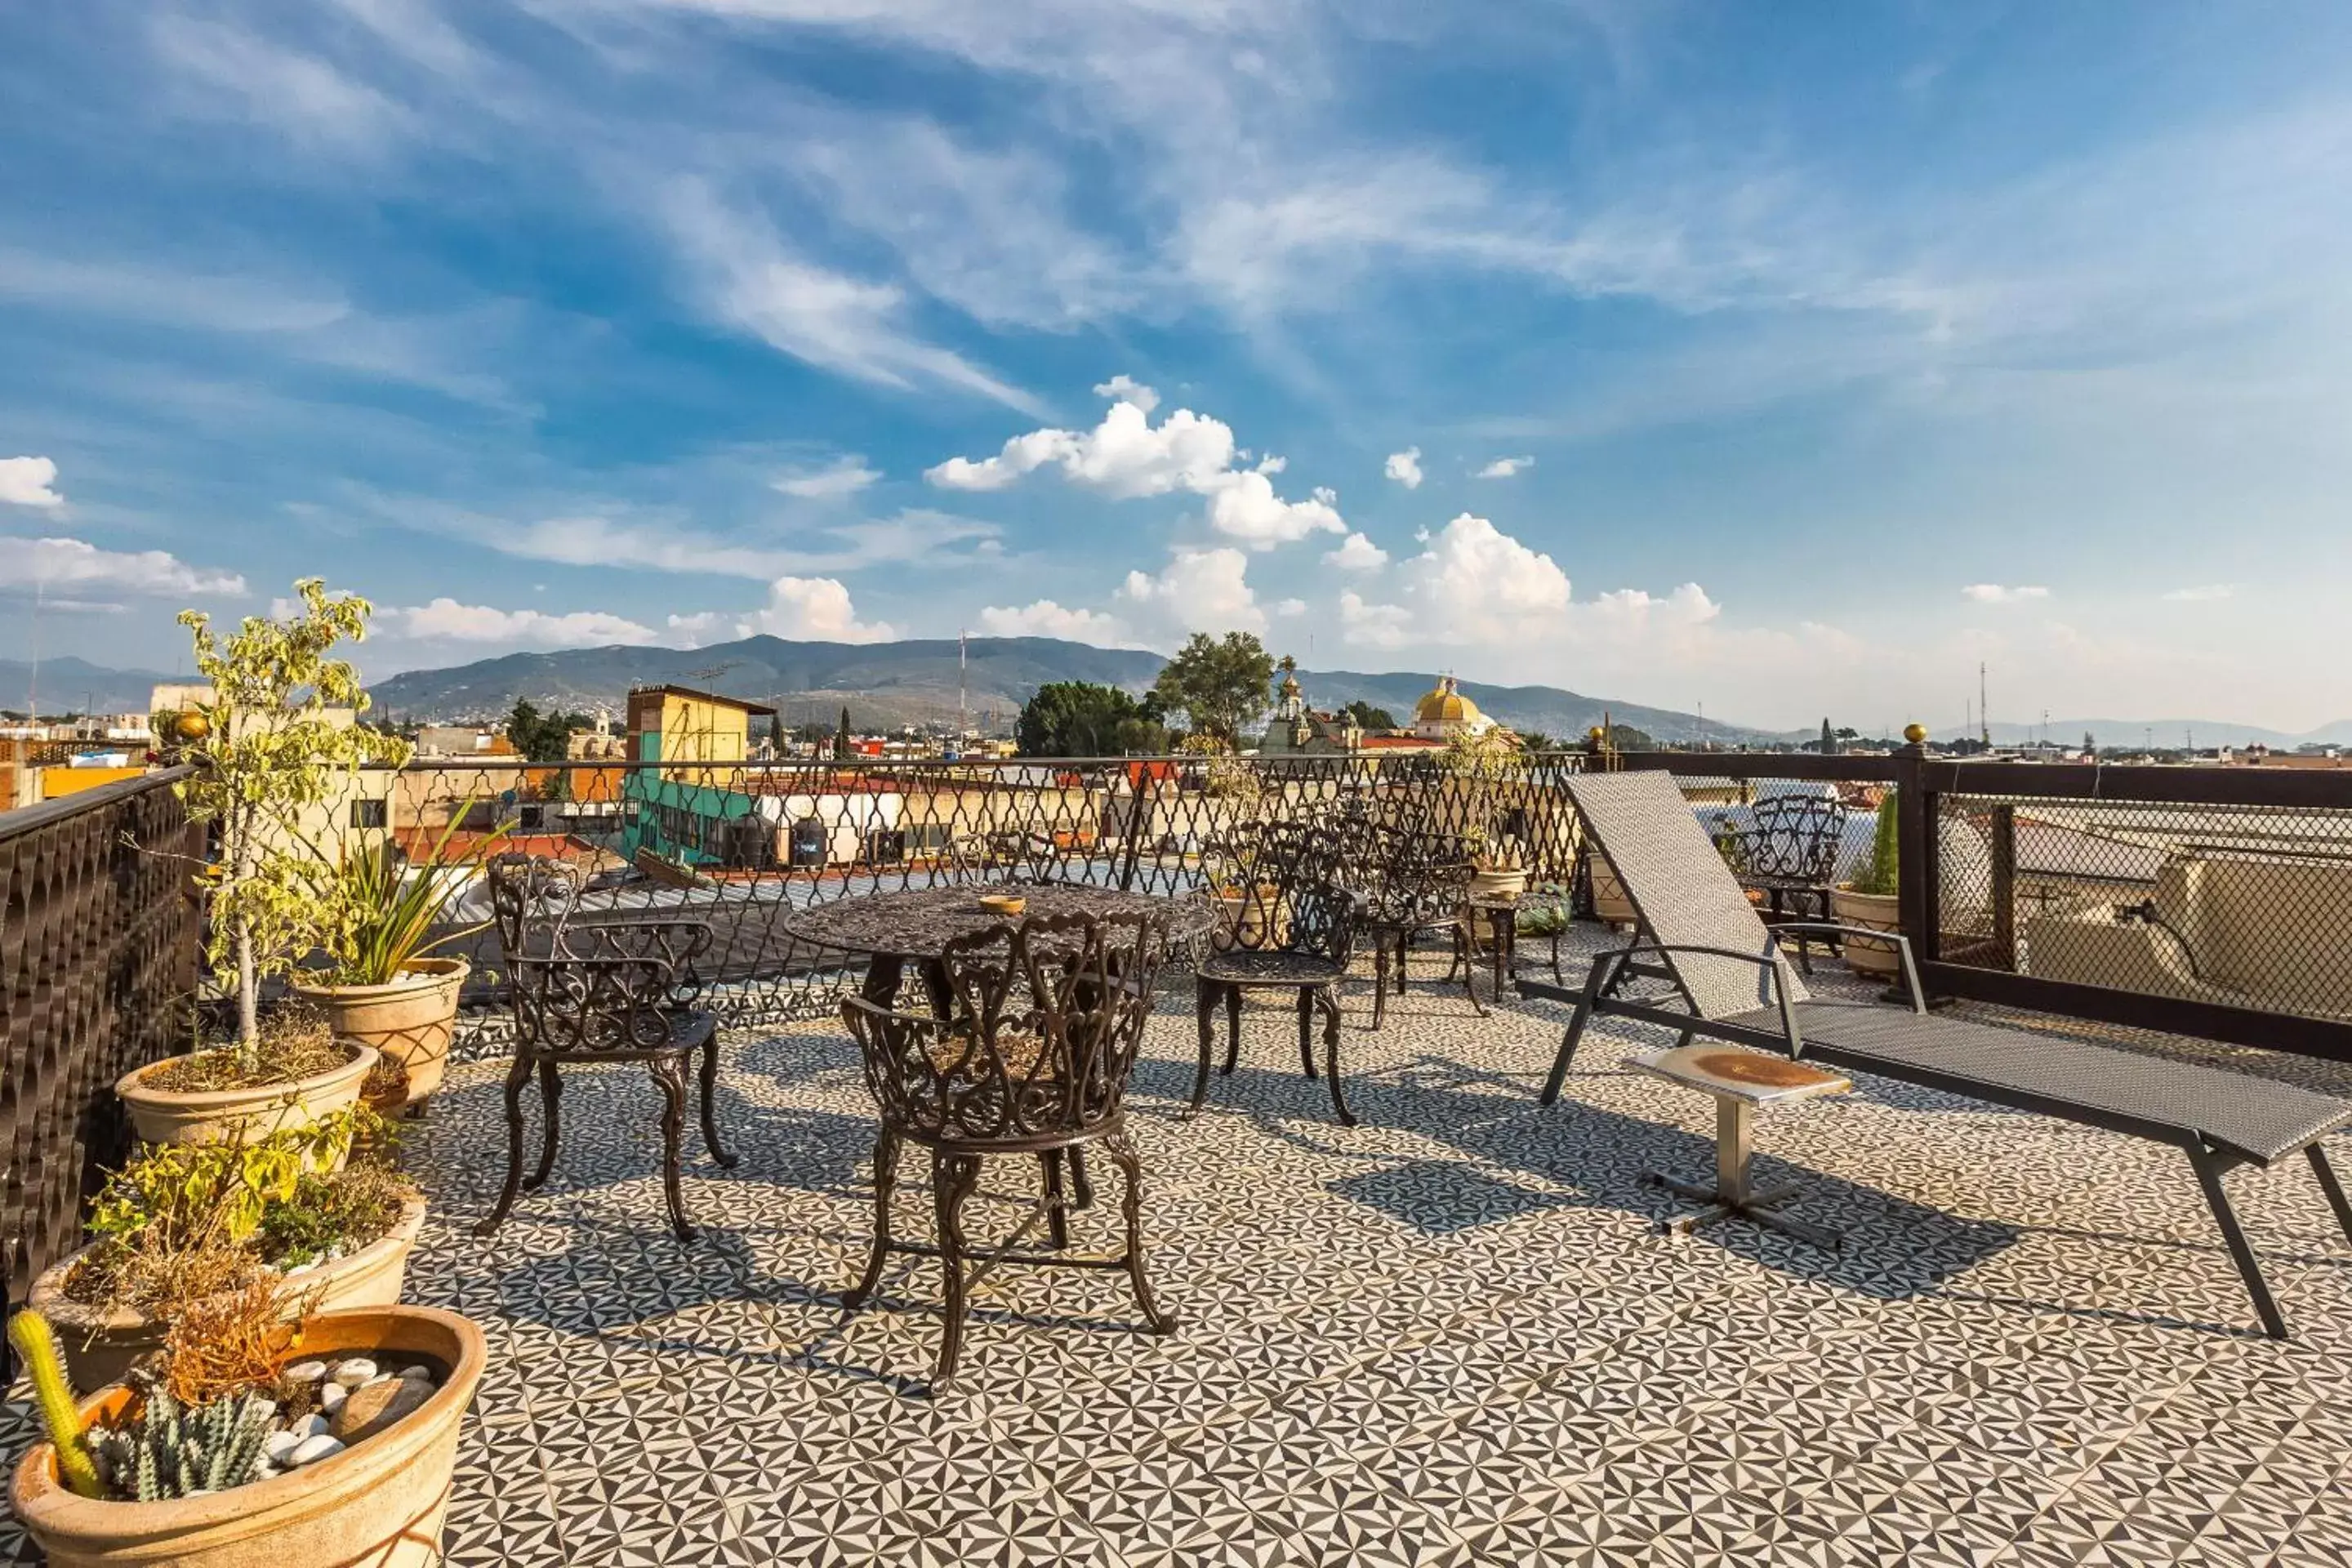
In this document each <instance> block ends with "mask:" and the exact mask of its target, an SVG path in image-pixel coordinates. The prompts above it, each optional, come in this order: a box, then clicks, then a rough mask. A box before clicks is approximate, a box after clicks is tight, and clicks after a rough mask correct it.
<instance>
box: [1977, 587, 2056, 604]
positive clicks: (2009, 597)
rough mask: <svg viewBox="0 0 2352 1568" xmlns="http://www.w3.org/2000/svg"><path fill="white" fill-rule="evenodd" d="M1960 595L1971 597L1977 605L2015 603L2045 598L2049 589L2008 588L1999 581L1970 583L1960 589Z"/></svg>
mask: <svg viewBox="0 0 2352 1568" xmlns="http://www.w3.org/2000/svg"><path fill="white" fill-rule="evenodd" d="M1960 596H1961V597H1962V598H1965V599H1973V600H1974V601H1976V603H1978V604H1979V605H2016V604H2022V603H2024V602H2025V601H2026V600H2028V599H2046V598H2048V597H2049V596H2050V590H2049V589H2047V588H2042V587H2034V586H2021V587H2015V588H2008V587H2003V586H2002V585H2001V584H1999V583H1971V584H1969V585H1968V586H1967V587H1965V588H1963V589H1961V590H1960Z"/></svg>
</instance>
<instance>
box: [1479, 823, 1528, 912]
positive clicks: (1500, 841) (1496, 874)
mask: <svg viewBox="0 0 2352 1568" xmlns="http://www.w3.org/2000/svg"><path fill="white" fill-rule="evenodd" d="M1470 872H1471V874H1470V891H1471V892H1472V893H1474V894H1475V895H1476V896H1478V897H1480V898H1489V897H1492V898H1505V899H1516V898H1517V897H1518V896H1519V895H1520V894H1521V893H1524V892H1526V891H1527V890H1528V852H1527V850H1526V849H1525V847H1522V846H1521V845H1520V843H1519V841H1518V840H1517V839H1516V838H1512V837H1501V838H1497V839H1496V840H1495V842H1494V843H1493V844H1491V845H1488V846H1483V847H1479V848H1477V849H1475V850H1473V851H1472V852H1471V855H1470Z"/></svg>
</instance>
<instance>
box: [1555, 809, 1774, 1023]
mask: <svg viewBox="0 0 2352 1568" xmlns="http://www.w3.org/2000/svg"><path fill="white" fill-rule="evenodd" d="M1568 793H1569V797H1570V799H1571V800H1573V801H1575V802H1576V809H1577V812H1578V814H1579V815H1580V816H1582V817H1583V819H1584V826H1585V830H1586V831H1587V832H1588V833H1590V834H1591V835H1592V836H1593V837H1595V838H1597V839H1598V840H1600V843H1601V850H1602V851H1603V852H1604V853H1605V854H1607V856H1608V857H1609V863H1610V864H1611V865H1612V866H1613V867H1615V868H1617V880H1618V881H1619V883H1620V884H1622V886H1623V888H1624V889H1625V894H1626V897H1627V898H1628V899H1630V900H1632V901H1633V908H1634V909H1635V910H1638V911H1639V912H1640V914H1641V916H1642V923H1643V925H1644V926H1646V927H1647V928H1648V929H1649V931H1650V934H1651V935H1652V936H1654V937H1655V938H1656V939H1657V940H1658V941H1659V942H1663V943H1664V944H1665V945H1667V946H1669V947H1674V946H1692V947H1719V948H1727V949H1729V950H1730V951H1731V952H1752V953H1755V954H1756V955H1757V956H1759V957H1763V956H1765V955H1767V954H1768V953H1769V952H1771V951H1772V940H1771V937H1770V935H1769V933H1768V932H1767V931H1765V929H1764V922H1763V921H1762V920H1760V919H1759V918H1758V916H1757V913H1756V910H1755V907H1754V906H1753V905H1751V904H1749V903H1748V894H1747V893H1746V891H1745V890H1743V889H1741V888H1740V886H1739V881H1738V879H1737V878H1735V877H1734V876H1732V874H1731V868H1730V867H1728V866H1727V865H1725V864H1724V863H1723V857H1722V856H1721V855H1719V854H1717V852H1716V847H1715V845H1714V843H1713V842H1712V841H1710V840H1709V839H1708V837H1707V836H1706V829H1705V828H1703V827H1701V826H1699V825H1698V818H1697V817H1696V816H1694V815H1693V814H1692V812H1691V808H1690V803H1689V802H1688V801H1686V800H1685V799H1684V798H1683V792H1682V787H1681V786H1680V785H1679V784H1675V781H1674V777H1673V775H1671V774H1669V773H1656V772H1646V771H1645V772H1642V773H1588V774H1585V775H1583V776H1581V777H1577V778H1571V779H1570V780H1569V781H1568ZM1668 956H1669V958H1671V959H1672V961H1673V963H1674V967H1675V973H1677V974H1679V975H1680V976H1681V977H1682V982H1683V984H1684V985H1685V987H1687V988H1688V990H1689V992H1690V997H1691V1005H1693V1006H1694V1007H1696V1009H1697V1011H1698V1016H1700V1017H1702V1018H1718V1019H1720V1018H1728V1017H1732V1016H1736V1015H1738V1014H1741V1013H1748V1012H1752V1011H1753V1010H1755V1009H1756V1008H1758V1007H1760V1006H1764V1005H1767V1004H1769V1003H1770V1002H1771V1000H1772V996H1771V993H1770V990H1769V984H1768V982H1767V978H1766V975H1765V972H1764V971H1763V970H1762V969H1760V968H1759V967H1758V966H1757V965H1755V964H1753V963H1740V962H1739V961H1738V959H1734V958H1717V957H1713V956H1711V955H1709V954H1706V953H1703V952H1694V953H1683V952H1677V953H1671V954H1669V955H1668ZM1780 977H1781V980H1782V982H1783V984H1786V985H1787V986H1788V987H1789V995H1790V997H1791V998H1792V999H1797V1000H1802V999H1803V998H1804V996H1805V995H1806V992H1805V988H1804V985H1803V984H1802V983H1801V982H1800V981H1799V980H1798V979H1797V977H1796V975H1795V974H1794V973H1792V972H1791V971H1790V966H1789V965H1788V964H1786V963H1782V964H1781V965H1780Z"/></svg>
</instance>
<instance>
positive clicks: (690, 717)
mask: <svg viewBox="0 0 2352 1568" xmlns="http://www.w3.org/2000/svg"><path fill="white" fill-rule="evenodd" d="M628 712H629V718H628V726H629V730H628V760H629V761H631V762H633V763H740V762H742V761H743V760H744V759H746V758H747V757H749V756H750V755H751V721H752V720H754V719H772V718H773V717H775V712H776V710H774V709H772V708H770V707H766V706H764V705H762V704H761V703H757V702H743V701H739V700H737V699H735V698H732V697H721V696H719V695H718V694H717V693H716V692H710V691H697V690H695V689H693V688H691V687H687V686H641V687H639V688H637V689H635V690H634V691H632V692H630V693H629V710H628ZM664 771H665V772H667V769H665V770H664Z"/></svg>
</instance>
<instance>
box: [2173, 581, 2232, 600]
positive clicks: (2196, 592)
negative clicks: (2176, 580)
mask: <svg viewBox="0 0 2352 1568" xmlns="http://www.w3.org/2000/svg"><path fill="white" fill-rule="evenodd" d="M2164 596H2165V598H2166V599H2167V600H2168V602H2170V603H2172V604H2176V605H2202V604H2210V603H2211V602H2212V601H2214V600H2216V599H2234V598H2236V597H2237V596H2238V585H2237V584H2235V583H2200V584H2198V585H2197V586H2195V587H2193V588H2175V589H2173V590H2172V592H2170V593H2168V594H2167V595H2164Z"/></svg>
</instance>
